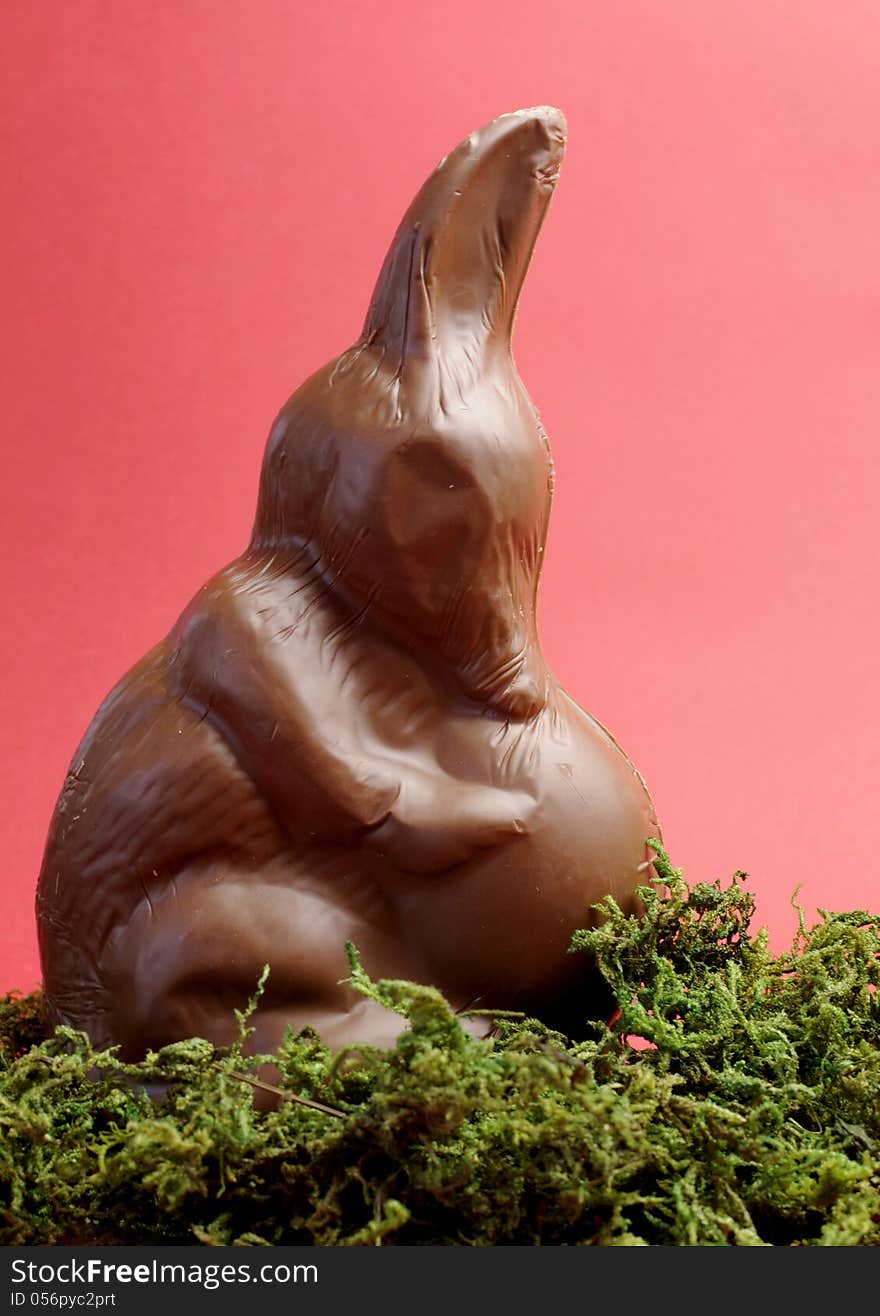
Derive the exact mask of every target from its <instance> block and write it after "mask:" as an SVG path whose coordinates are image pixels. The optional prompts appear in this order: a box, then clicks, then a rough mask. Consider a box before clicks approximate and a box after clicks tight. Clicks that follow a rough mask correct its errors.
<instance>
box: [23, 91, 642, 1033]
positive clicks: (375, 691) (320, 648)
mask: <svg viewBox="0 0 880 1316" xmlns="http://www.w3.org/2000/svg"><path fill="white" fill-rule="evenodd" d="M563 145H564V134H563V123H562V120H561V116H559V115H558V112H556V111H552V110H546V109H540V110H534V111H523V112H520V113H519V114H517V115H510V116H505V117H504V118H502V119H500V120H496V121H495V122H494V123H493V124H490V125H488V126H487V128H485V129H483V130H482V132H481V133H479V134H475V135H474V136H473V137H472V138H469V139H468V140H467V142H465V143H463V144H462V146H461V147H459V148H458V150H457V151H456V152H454V153H453V155H452V156H450V157H448V159H447V160H446V161H444V162H441V165H440V166H439V168H438V170H437V171H436V172H435V174H434V175H432V177H431V178H430V179H429V180H428V182H427V183H426V185H425V187H424V188H423V189H422V192H421V193H420V194H419V196H418V197H417V198H416V200H415V202H414V203H413V206H412V207H411V209H410V211H409V212H408V214H407V216H405V218H404V221H403V223H402V224H401V227H400V229H399V230H398V234H397V236H396V237H395V240H394V242H393V243H392V247H391V250H390V251H389V254H388V257H387V259H386V263H385V266H384V267H383V271H382V274H381V275H380V279H379V283H378V285H377V290H376V294H375V296H374V300H373V304H372V306H371V309H370V313H369V315H368V317H367V323H366V326H365V329H364V333H363V335H362V337H361V338H360V339H359V340H358V342H357V343H356V344H355V346H354V347H353V348H352V349H350V350H349V351H348V352H346V353H344V354H343V355H342V356H341V357H340V358H338V359H337V360H336V361H335V362H333V363H331V364H330V365H329V366H327V367H325V368H324V369H322V370H319V371H318V372H317V373H316V374H315V375H314V376H312V377H311V378H310V379H309V380H307V381H306V382H305V383H304V384H303V385H302V386H301V388H300V389H298V390H297V392H296V393H295V394H294V395H293V397H292V398H291V399H290V401H289V402H288V403H287V405H286V406H285V408H284V409H283V410H282V412H281V413H280V415H279V417H278V419H277V421H276V423H275V425H274V427H273V430H272V433H271V435H270V439H269V444H268V448H267V452H266V457H265V461H264V466H263V474H262V479H261V487H260V496H259V503H258V508H257V515H256V520H255V527H254V533H253V536H252V540H251V543H250V545H249V547H248V549H247V551H246V552H245V553H244V554H243V555H242V556H241V557H240V558H239V559H237V560H236V561H235V562H233V563H232V564H231V565H230V566H229V567H227V568H226V569H225V570H224V571H222V572H220V573H219V574H218V575H217V576H216V577H214V579H213V580H211V581H210V582H209V583H208V584H207V585H206V586H205V587H204V589H203V590H202V591H200V593H199V594H198V595H197V596H196V598H195V599H194V600H193V602H192V603H191V604H190V606H189V608H188V609H187V610H186V611H185V612H184V614H183V616H182V617H181V619H180V621H179V622H178V624H177V626H176V627H175V628H174V630H173V631H172V633H171V635H170V636H169V637H168V638H167V639H166V640H165V641H164V642H163V643H162V644H160V645H159V646H157V648H156V649H154V650H153V651H152V652H151V653H149V654H148V655H147V656H146V657H145V658H144V659H143V661H142V662H141V663H140V664H139V665H138V666H137V667H136V668H135V669H134V670H133V671H132V672H131V673H130V674H129V675H128V676H127V677H126V678H125V679H124V680H123V681H122V682H121V683H120V685H119V686H118V687H117V688H116V690H115V691H114V692H113V693H112V694H111V695H110V697H109V698H108V700H107V701H106V702H105V704H104V705H103V707H102V709H101V710H100V711H99V713H98V715H97V717H96V719H95V721H94V723H93V725H92V727H91V728H90V730H89V732H88V733H87V735H86V738H85V740H84V742H83V744H82V746H81V747H80V750H79V751H78V753H77V755H76V758H75V760H74V764H73V767H72V769H71V773H70V774H69V776H68V780H67V782H66V784H65V787H64V790H63V791H62V794H61V797H60V800H59V803H58V807H57V809H56V814H55V818H54V820H53V824H52V829H51V831H50V835H49V840H48V844H47V848H46V854H45V858H44V863H43V869H42V873H41V876H40V883H39V888H38V919H39V926H40V937H41V951H42V958H43V966H44V975H45V990H46V999H47V1008H48V1011H49V1015H50V1019H52V1020H53V1021H64V1022H69V1023H72V1024H74V1025H76V1026H79V1027H83V1028H86V1029H87V1031H89V1033H90V1034H91V1036H92V1037H93V1039H94V1040H95V1041H96V1042H98V1043H99V1044H110V1043H118V1044H120V1045H121V1046H122V1048H123V1053H124V1054H126V1055H129V1056H132V1057H134V1056H136V1055H139V1054H142V1053H143V1051H144V1049H145V1048H146V1047H148V1046H153V1047H155V1046H159V1045H161V1044H163V1043H165V1042H167V1041H170V1040H173V1039H175V1038H180V1037H186V1036H190V1035H201V1036H205V1037H208V1038H210V1039H212V1040H214V1041H215V1042H217V1043H218V1044H222V1043H224V1042H227V1041H229V1040H231V1038H232V1036H233V1035H234V1032H235V1019H234V1015H233V1009H234V1007H236V1006H239V1007H240V1006H241V1005H242V1003H243V1002H244V1000H246V999H247V997H248V996H249V995H250V994H251V992H252V991H253V988H254V985H255V982H256V980H257V978H258V977H259V974H260V972H261V970H262V967H263V966H264V965H265V964H269V965H270V968H271V974H270V978H269V982H268V986H267V989H266V992H265V994H264V996H263V998H262V1000H261V1003H260V1009H259V1011H258V1013H257V1015H256V1018H255V1023H256V1028H257V1032H256V1036H255V1038H254V1039H253V1043H254V1045H255V1046H256V1047H257V1048H258V1049H260V1050H268V1049H272V1048H274V1047H275V1046H276V1045H277V1044H278V1042H279V1041H280V1039H281V1037H282V1035H283V1032H284V1029H285V1028H286V1027H287V1025H292V1026H293V1027H294V1028H298V1027H302V1026H304V1025H305V1024H312V1025H314V1026H315V1027H316V1028H318V1029H319V1031H320V1032H321V1034H322V1036H323V1037H324V1039H325V1040H326V1041H327V1042H328V1043H330V1044H331V1045H342V1044H345V1043H348V1042H363V1041H368V1042H376V1043H384V1042H388V1041H390V1040H391V1039H392V1038H393V1036H394V1035H395V1034H396V1032H397V1031H398V1030H399V1029H400V1027H401V1025H402V1021H401V1020H400V1019H399V1018H398V1017H397V1016H394V1015H391V1014H390V1013H389V1012H387V1011H385V1010H383V1009H382V1008H381V1007H380V1006H378V1005H377V1004H375V1003H374V1002H369V1001H364V1000H362V999H361V998H359V997H357V996H355V994H354V993H353V992H352V991H351V989H350V988H349V987H348V986H347V985H345V983H344V982H342V981H341V980H342V979H344V978H345V976H346V971H347V966H346V961H345V955H344V946H345V942H346V941H352V942H354V943H355V944H356V945H357V947H358V949H359V951H360V953H361V956H362V959H363V962H364V964H365V967H366V968H367V970H368V971H369V972H371V973H372V974H374V975H375V976H385V977H389V976H393V977H406V978H411V979H415V980H419V981H423V982H432V983H435V984H436V985H438V986H439V987H441V988H442V989H443V990H444V992H445V993H446V994H447V996H448V997H449V999H450V1000H451V1001H452V1002H453V1004H454V1005H456V1006H457V1007H459V1008H462V1009H463V1008H465V1007H467V1006H468V1005H469V1004H471V1003H473V1002H477V1003H478V1004H479V1006H480V1007H481V1008H487V1009H491V1008H513V1009H525V1010H528V1011H536V1012H544V1013H545V1014H549V1015H552V1014H553V1010H554V1003H556V1004H557V1005H558V1003H559V1002H563V1001H565V1000H566V999H567V998H568V997H569V995H570V994H571V993H572V992H574V991H576V990H577V989H578V986H579V984H581V983H582V982H583V975H584V968H583V964H582V963H579V961H578V958H577V957H566V954H565V952H566V949H567V947H568V944H569V940H570V937H571V934H572V932H573V931H574V930H575V929H576V928H577V927H581V926H584V924H585V923H586V922H587V921H588V920H589V918H590V906H591V905H592V904H593V903H595V902H596V901H597V900H599V899H601V898H602V897H603V896H605V895H609V894H610V895H614V896H615V898H616V899H617V900H618V901H619V903H621V904H622V905H623V906H624V907H626V908H629V909H632V910H635V909H636V908H637V904H638V902H637V886H638V884H639V882H640V880H641V879H642V873H641V869H642V868H643V867H644V865H645V862H646V858H650V852H649V851H648V852H646V847H645V840H646V838H647V837H649V836H655V835H657V834H658V828H657V820H656V816H655V814H654V810H653V807H652V805H651V801H650V799H649V797H648V794H647V791H646V789H645V786H644V783H643V781H642V779H641V777H640V776H639V774H638V773H637V772H636V770H635V768H634V767H633V765H632V764H631V763H630V762H629V760H628V759H627V758H626V756H625V755H624V754H623V752H622V751H621V750H620V749H619V747H618V746H617V745H616V743H615V742H614V741H613V739H612V738H611V737H610V736H609V734H608V733H607V732H606V731H604V729H603V728H601V727H600V726H599V724H598V723H596V722H595V721H594V720H593V719H592V718H591V717H590V716H589V715H588V714H587V713H585V712H584V711H583V710H581V709H580V708H578V707H577V705H575V704H574V703H573V701H572V700H570V699H569V697H568V696H567V695H566V694H565V693H564V692H563V691H562V690H561V688H560V687H559V686H558V685H557V683H556V682H555V680H554V679H553V676H552V674H551V673H550V672H549V670H548V668H547V666H546V663H545V661H544V658H543V655H542V653H541V649H540V645H539V642H538V636H537V628H536V620H535V604H536V590H537V583H538V576H539V573H540V567H541V558H542V553H543V547H544V539H545V535H546V529H547V521H548V517H549V509H550V497H551V492H552V466H551V461H550V456H549V451H548V447H547V442H546V437H545V435H544V433H543V430H542V428H541V425H540V422H539V420H538V418H537V415H536V413H535V411H534V409H533V407H532V405H531V403H530V401H529V399H528V397H527V395H526V393H525V390H524V388H523V386H522V384H521V382H520V381H519V378H518V376H517V374H516V370H515V367H514V364H513V360H512V357H511V355H510V351H509V335H510V327H511V325H512V319H513V312H514V309H515V305H516V299H517V296H518V292H519V286H520V284H521V282H522V278H523V277H524V274H525V269H526V267H527V264H528V259H529V256H530V254H531V248H532V245H533V243H534V239H535V236H536V234H537V230H538V227H539V226H540V222H541V219H542V218H543V214H544V211H545V209H546V205H547V202H548V200H549V195H550V192H551V191H552V188H553V185H554V184H555V179H556V172H557V170H558V164H559V160H560V159H561V155H562V149H563ZM601 999H602V998H601V993H598V994H597V995H596V998H595V1001H594V1005H595V1007H596V1011H601V1009H602V1004H601ZM581 1005H583V1007H584V1008H585V1009H587V1010H589V1002H583V1001H579V1007H580V1006H581ZM474 1026H475V1027H477V1026H478V1025H474Z"/></svg>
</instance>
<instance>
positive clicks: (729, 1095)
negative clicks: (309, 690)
mask: <svg viewBox="0 0 880 1316" xmlns="http://www.w3.org/2000/svg"><path fill="white" fill-rule="evenodd" d="M657 866H658V870H659V872H660V874H661V881H659V882H657V883H655V884H652V885H651V886H649V887H646V888H645V889H644V892H643V896H644V900H645V904H646V911H647V912H646V914H645V917H644V918H643V919H641V920H635V919H632V918H628V917H625V916H624V915H623V914H622V913H621V911H620V910H619V909H618V908H617V907H616V906H615V905H614V904H613V902H610V901H609V902H606V903H605V904H604V905H603V906H601V907H600V909H601V913H602V919H601V921H600V924H599V926H598V927H596V928H594V929H591V930H589V931H584V932H581V933H578V934H577V936H576V937H575V939H574V943H573V947H572V953H573V954H578V953H582V952H586V954H585V956H584V962H585V964H586V963H587V962H588V957H589V956H592V957H593V958H594V959H595V961H596V962H597V963H598V965H599V967H600V968H601V970H602V973H603V974H604V976H605V978H606V979H607V981H608V983H609V984H610V986H611V988H612V989H613V991H614V993H615V995H616V997H617V1000H618V1002H619V1007H620V1009H619V1014H618V1016H617V1017H616V1018H615V1020H614V1021H613V1023H612V1024H611V1025H610V1026H606V1025H604V1024H602V1025H593V1026H585V1030H584V1036H582V1037H581V1038H580V1039H579V1040H577V1041H573V1040H571V1039H569V1038H565V1037H563V1036H561V1035H560V1034H558V1033H555V1032H552V1031H551V1030H549V1029H548V1028H547V1027H546V1026H544V1025H543V1024H542V1023H541V1022H540V1021H537V1020H530V1019H519V1018H515V1019H513V1018H508V1019H499V1020H498V1021H497V1023H496V1026H495V1029H494V1033H493V1036H492V1037H491V1038H490V1039H489V1040H482V1041H481V1040H477V1039H475V1038H473V1037H472V1036H470V1034H468V1033H467V1032H465V1031H464V1030H463V1029H462V1027H461V1022H460V1020H459V1018H457V1017H456V1015H455V1014H454V1013H453V1012H452V1010H451V1009H450V1007H449V1006H448V1004H447V1003H446V1001H445V1000H444V999H443V997H442V996H441V995H440V994H439V992H437V991H435V990H434V989H433V988H430V987H423V986H417V985H415V984H412V983H406V982H373V981H371V980H370V979H369V978H368V977H367V975H366V974H365V973H364V972H363V970H362V969H361V967H360V964H359V962H358V959H357V955H356V952H355V950H354V948H351V949H350V959H351V967H352V979H353V981H354V983H355V985H356V986H357V987H358V988H359V989H360V990H361V991H363V992H364V993H366V994H368V995H374V996H377V997H378V998H379V999H381V1000H382V1001H383V1002H385V1003H386V1004H388V1005H390V1006H392V1007H393V1008H394V1009H397V1010H399V1011H400V1012H402V1013H404V1014H406V1015H408V1017H409V1020H410V1027H409V1029H408V1030H407V1031H406V1032H404V1033H403V1034H402V1035H401V1037H400V1040H399V1042H398V1044H397V1046H396V1048H395V1049H393V1050H388V1051H383V1050H378V1049H376V1050H373V1049H370V1048H359V1049H358V1050H357V1051H349V1052H346V1053H342V1054H341V1055H333V1054H331V1053H330V1052H329V1051H328V1050H327V1049H326V1048H325V1047H324V1046H322V1044H321V1041H320V1038H319V1037H318V1036H317V1035H316V1034H315V1033H312V1032H310V1031H306V1032H304V1033H302V1034H299V1035H298V1036H289V1037H288V1038H287V1040H286V1041H285V1043H284V1045H283V1046H282V1048H281V1050H280V1051H279V1052H278V1054H277V1055H276V1056H275V1057H273V1060H274V1063H275V1065H276V1066H277V1068H278V1071H279V1072H280V1075H281V1078H280V1080H279V1084H278V1085H279V1087H280V1088H281V1089H282V1091H283V1094H284V1095H283V1096H282V1097H281V1099H280V1100H278V1101H277V1103H276V1104H275V1106H274V1108H272V1109H268V1110H261V1109H259V1108H258V1106H257V1105H255V1103H254V1100H253V1094H254V1090H255V1089H254V1085H253V1084H254V1079H255V1075H256V1073H257V1070H258V1068H259V1066H260V1065H261V1063H265V1060H266V1057H250V1056H247V1055H246V1054H245V1052H246V1045H245V1044H246V1038H247V1030H248V1025H247V1019H248V1012H247V1011H245V1012H243V1013H242V1014H241V1016H240V1040H239V1042H238V1043H237V1045H236V1046H234V1047H232V1048H230V1049H229V1050H228V1051H226V1052H223V1053H217V1052H215V1051H214V1050H213V1049H212V1047H211V1046H210V1045H209V1044H208V1043H207V1042H205V1041H203V1040H201V1039H198V1038H196V1039H191V1040H189V1041H186V1042H180V1043H177V1044H175V1045H173V1046H169V1047H166V1048H164V1049H163V1050H162V1051H161V1052H159V1053H158V1054H155V1055H150V1056H148V1057H147V1059H146V1061H144V1062H143V1064H140V1065H123V1064H121V1063H120V1062H118V1061H117V1060H116V1059H114V1056H113V1054H112V1053H109V1052H105V1053H102V1054H96V1053H95V1052H94V1051H93V1050H92V1049H91V1048H90V1046H89V1044H88V1042H87V1040H86V1038H85V1037H84V1036H83V1035H82V1034H79V1033H76V1032H73V1031H72V1030H68V1029H59V1030H58V1032H57V1034H56V1035H55V1036H54V1037H48V1038H47V1037H45V1035H44V1032H43V1027H42V1022H41V1014H40V1001H39V996H38V995H33V996H29V997H25V998H22V997H15V996H11V997H5V998H0V1243H2V1244H7V1245H9V1244H28V1245H33V1244H39V1243H102V1244H120V1243H141V1244H147V1243H149V1244H173V1243H192V1242H195V1241H200V1242H202V1243H204V1244H207V1245H211V1244H229V1243H238V1244H252V1245H261V1244H278V1243H313V1244H319V1245H339V1244H342V1245H350V1246H370V1245H375V1244H383V1245H393V1244H408V1245H420V1244H421V1245H424V1244H438V1243H443V1244H448V1243H452V1244H461V1245H473V1246H486V1245H497V1244H544V1245H547V1244H551V1245H553V1244H567V1245H586V1244H600V1245H652V1244H653V1245H657V1244H673V1245H695V1244H696V1245H718V1244H722V1245H725V1244H726V1245H740V1246H757V1245H762V1244H770V1245H809V1246H815V1245H819V1246H822V1245H860V1244H877V1243H878V1242H880V1006H878V1002H877V996H876V990H875V989H876V985H877V981H878V974H880V961H878V951H880V941H878V934H880V916H875V915H871V914H867V913H864V912H862V911H855V912H850V913H837V914H835V913H828V912H825V913H823V914H822V916H821V919H820V921H819V922H818V923H817V924H816V925H815V926H812V927H808V926H807V924H806V920H805V919H804V917H803V914H802V913H801V915H800V920H799V929H798V932H797V935H796V937H795V939H794V943H793V945H792V947H791V948H790V950H788V951H786V952H785V953H783V954H779V955H777V954H773V953H771V951H770V950H769V948H768V942H767V937H766V934H765V933H764V932H763V931H762V930H758V931H755V932H753V930H752V927H751V923H752V913H753V906H754V902H753V899H752V897H751V895H750V894H749V892H748V890H747V889H746V887H745V885H744V879H743V875H742V874H737V875H736V876H735V877H734V878H733V879H732V881H731V882H730V883H729V884H722V883H717V882H716V883H698V884H696V885H694V886H688V885H687V884H686V883H685V882H684V880H683V878H682V876H681V874H680V872H679V871H678V870H675V869H673V868H672V867H671V865H670V863H669V861H668V858H667V857H666V855H665V853H663V852H662V850H661V851H659V852H658V865H657ZM257 990H258V991H259V988H258V989H257ZM255 999H256V998H255ZM634 1037H636V1038H641V1039H643V1042H642V1044H641V1045H640V1047H639V1048H634V1047H633V1045H632V1038H634ZM157 1084H158V1085H161V1086H162V1090H163V1091H164V1096H163V1097H162V1098H161V1100H157V1099H155V1097H154V1098H151V1097H150V1096H149V1095H147V1092H146V1090H145V1089H146V1087H147V1086H150V1085H152V1086H153V1088H154V1089H155V1087H156V1085H157Z"/></svg>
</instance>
